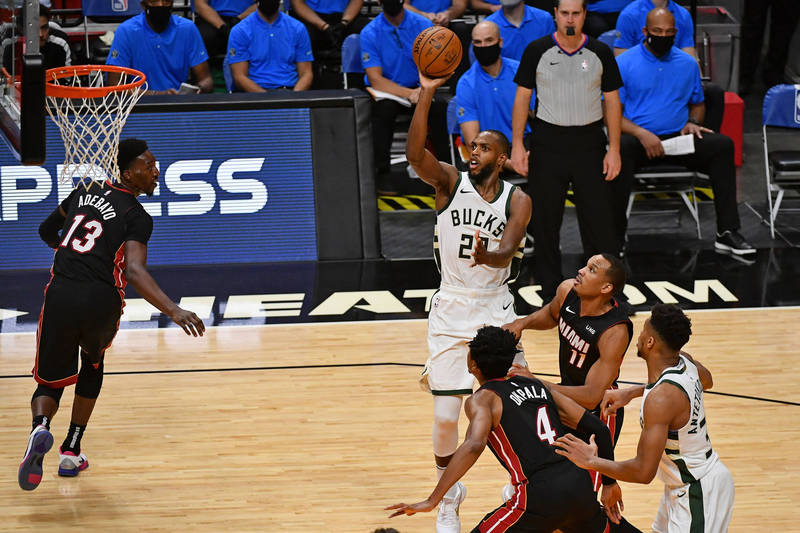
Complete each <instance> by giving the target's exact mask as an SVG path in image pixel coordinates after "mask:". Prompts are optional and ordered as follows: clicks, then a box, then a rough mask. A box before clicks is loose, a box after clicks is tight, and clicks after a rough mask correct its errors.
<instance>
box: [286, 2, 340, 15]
mask: <svg viewBox="0 0 800 533" xmlns="http://www.w3.org/2000/svg"><path fill="white" fill-rule="evenodd" d="M305 1H306V5H307V6H308V7H310V8H311V9H313V10H314V11H315V12H316V13H325V14H327V13H344V10H345V9H346V8H347V4H349V3H350V0H305ZM286 3H288V0H287V2H286Z"/></svg>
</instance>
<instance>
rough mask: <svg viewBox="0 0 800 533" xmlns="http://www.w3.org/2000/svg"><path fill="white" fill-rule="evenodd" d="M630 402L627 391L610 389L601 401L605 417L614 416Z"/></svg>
mask: <svg viewBox="0 0 800 533" xmlns="http://www.w3.org/2000/svg"><path fill="white" fill-rule="evenodd" d="M630 401H631V399H630V398H629V397H628V394H627V390H626V389H608V390H607V391H606V392H605V393H604V394H603V399H602V400H601V401H600V407H601V408H602V414H603V416H609V415H613V414H614V413H616V412H617V409H619V408H620V407H625V406H626V405H628V402H630Z"/></svg>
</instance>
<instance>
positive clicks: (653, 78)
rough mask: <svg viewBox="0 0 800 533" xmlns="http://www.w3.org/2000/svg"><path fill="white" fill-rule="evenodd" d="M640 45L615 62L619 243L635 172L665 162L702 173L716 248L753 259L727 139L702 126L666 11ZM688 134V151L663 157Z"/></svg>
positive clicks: (658, 13)
mask: <svg viewBox="0 0 800 533" xmlns="http://www.w3.org/2000/svg"><path fill="white" fill-rule="evenodd" d="M644 31H645V36H646V38H645V42H644V43H642V44H638V45H636V46H634V47H633V48H631V49H630V50H628V51H627V52H625V53H623V54H621V55H619V56H617V63H618V65H619V71H620V74H621V75H622V81H623V83H624V86H623V87H622V88H621V89H620V91H619V96H620V100H621V101H622V104H623V106H624V108H623V117H622V136H621V139H620V155H621V158H622V170H621V171H620V174H619V176H618V177H617V178H616V179H615V180H614V181H612V182H610V186H611V187H612V191H613V192H612V197H613V202H614V210H615V216H616V217H617V228H619V231H620V234H619V235H618V237H619V239H620V241H619V242H620V243H623V242H624V238H625V230H626V229H627V220H626V216H625V210H626V207H627V203H628V195H629V194H630V191H631V186H632V183H633V174H634V173H635V172H636V170H637V169H638V168H640V167H641V166H644V165H646V164H647V163H648V161H649V160H657V161H665V162H667V163H673V164H677V165H683V166H686V167H689V168H692V169H697V170H699V171H701V172H703V173H704V174H708V176H709V178H710V179H711V188H712V189H713V191H714V208H715V210H716V215H717V239H716V242H715V244H714V247H715V248H717V249H718V250H724V251H727V252H731V253H734V254H737V255H742V254H750V253H755V250H754V249H753V247H752V246H750V245H749V244H748V243H747V241H745V239H744V237H742V235H741V234H740V233H739V227H740V223H739V212H738V208H737V205H736V168H735V166H734V163H733V141H731V139H730V138H728V137H726V136H725V135H721V134H718V133H714V132H712V131H711V130H709V129H707V128H704V127H702V126H700V124H702V122H703V114H704V112H705V108H704V105H703V88H702V85H701V84H700V71H699V70H698V68H697V63H696V62H695V60H694V58H693V57H692V56H690V55H689V54H687V53H685V52H683V51H681V50H678V49H677V48H675V47H674V46H672V39H673V38H674V36H675V34H676V28H675V18H674V17H673V16H672V14H671V13H670V12H669V11H668V10H667V9H664V8H656V9H653V10H652V11H651V12H650V14H649V15H648V16H647V21H646V27H645V30H644ZM687 134H691V135H694V136H695V139H694V153H692V154H687V155H675V156H664V150H663V147H662V145H661V140H662V139H668V138H670V137H675V136H677V135H687Z"/></svg>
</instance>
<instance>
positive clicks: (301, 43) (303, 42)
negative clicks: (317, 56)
mask: <svg viewBox="0 0 800 533" xmlns="http://www.w3.org/2000/svg"><path fill="white" fill-rule="evenodd" d="M294 60H295V62H296V63H304V62H307V61H314V54H313V52H311V39H310V38H309V36H308V30H307V29H306V27H305V26H303V25H302V24H301V25H300V26H299V28H298V29H297V38H296V39H295V45H294Z"/></svg>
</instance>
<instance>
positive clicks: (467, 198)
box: [433, 172, 525, 289]
mask: <svg viewBox="0 0 800 533" xmlns="http://www.w3.org/2000/svg"><path fill="white" fill-rule="evenodd" d="M514 189H516V185H512V184H510V183H508V182H506V181H502V180H501V181H500V190H499V191H498V193H497V196H496V197H495V198H494V199H493V200H492V201H491V202H487V201H486V200H484V199H483V197H481V195H480V194H478V191H476V190H475V187H474V186H473V185H472V183H471V182H470V180H469V176H468V175H467V173H466V172H462V173H461V176H460V177H459V178H458V181H457V182H456V185H455V187H454V189H453V193H452V195H451V196H450V201H448V203H447V205H446V206H445V207H444V208H443V209H442V210H440V211H439V212H438V214H437V216H436V227H435V229H434V235H433V255H434V258H435V259H436V266H437V267H438V268H439V272H440V273H441V274H442V284H443V285H449V286H451V287H467V288H479V289H489V288H494V287H500V286H502V285H503V284H505V283H510V282H512V281H514V280H515V279H516V278H517V275H518V274H519V269H520V265H521V264H522V256H523V250H524V247H525V237H524V236H523V237H522V240H521V241H520V242H519V246H518V250H517V251H516V252H515V254H514V257H513V259H512V260H511V262H510V263H509V265H508V266H506V267H502V268H497V267H491V266H487V265H476V266H474V267H471V266H470V265H471V264H472V263H473V261H472V251H473V249H474V248H475V232H476V231H480V238H481V240H482V241H483V244H484V246H486V250H488V251H490V252H491V251H494V250H496V249H497V248H498V247H499V246H500V239H502V238H503V231H504V230H505V227H506V223H507V222H508V216H509V212H510V209H511V195H512V194H513V192H514Z"/></svg>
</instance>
